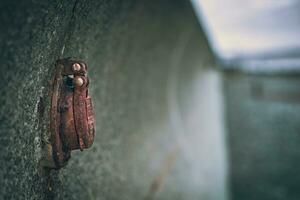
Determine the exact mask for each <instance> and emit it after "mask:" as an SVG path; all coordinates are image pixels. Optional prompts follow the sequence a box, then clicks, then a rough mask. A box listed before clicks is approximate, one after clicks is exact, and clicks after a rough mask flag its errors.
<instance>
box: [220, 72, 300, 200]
mask: <svg viewBox="0 0 300 200" xmlns="http://www.w3.org/2000/svg"><path fill="white" fill-rule="evenodd" d="M224 80H225V82H224V83H225V91H226V110H227V129H228V135H229V137H228V141H229V147H230V148H229V149H230V174H231V175H230V176H231V179H230V180H231V181H230V182H231V184H230V185H231V193H232V197H233V199H234V200H240V199H243V200H248V199H249V200H252V199H264V200H282V199H289V200H296V199H299V196H300V193H299V189H298V186H299V183H300V179H299V158H300V157H299V155H300V154H299V153H300V152H299V142H300V137H299V131H300V123H299V113H300V104H299V99H300V94H299V83H300V78H299V75H274V76H271V75H263V74H261V75H251V74H241V73H226V76H225V78H224Z"/></svg>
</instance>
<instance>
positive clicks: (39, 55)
mask: <svg viewBox="0 0 300 200" xmlns="http://www.w3.org/2000/svg"><path fill="white" fill-rule="evenodd" d="M0 11H1V12H0V16H1V17H0V24H1V26H2V28H1V31H0V36H1V42H0V56H1V64H0V66H1V68H0V70H1V72H0V77H1V79H0V80H1V83H0V84H1V90H0V92H1V94H0V107H1V109H0V163H1V170H0V188H1V189H0V199H109V200H114V199H122V200H125V199H130V200H132V199H172V200H174V199H185V200H187V199H206V200H210V199H217V200H220V199H226V162H225V147H224V141H223V139H222V137H223V136H222V117H221V115H220V113H221V111H222V105H221V101H220V92H221V89H220V77H219V75H218V73H216V72H215V71H214V70H212V69H210V67H212V66H214V62H213V59H212V55H211V53H210V50H209V48H208V46H207V42H206V40H205V39H204V36H203V33H202V31H201V30H200V28H199V25H198V24H197V22H196V19H195V17H194V15H193V14H192V9H191V7H190V5H189V3H188V2H186V1H183V0H182V1H181V0H176V1H175V0H164V1H159V0H154V1H134V0H131V1H118V0H115V1H111V0H109V1H98V0H94V1H91V0H89V1H88V0H82V1H55V0H53V1H17V0H9V1H1V3H0ZM68 56H71V57H75V58H80V59H83V60H85V61H86V62H87V63H88V64H89V69H90V78H91V86H90V87H91V91H90V92H91V94H92V95H93V97H94V101H95V110H96V122H97V124H96V125H97V136H96V140H95V143H94V145H93V147H92V148H91V149H89V150H86V151H84V152H74V153H72V158H71V160H70V162H69V164H68V165H67V166H66V167H65V168H64V169H62V170H60V171H59V172H52V173H51V177H52V180H53V186H51V187H52V191H49V187H48V186H47V180H45V177H44V179H43V176H42V177H40V176H39V175H38V162H39V158H40V154H41V140H42V139H43V135H44V134H45V132H46V130H47V125H48V122H49V119H48V116H47V115H45V116H42V115H40V114H39V113H40V112H42V111H43V110H44V109H46V110H47V108H48V106H49V98H48V96H47V92H48V89H49V81H50V80H51V76H52V75H53V69H54V66H53V64H54V62H55V60H56V59H57V58H59V57H68ZM199 102H200V103H199Z"/></svg>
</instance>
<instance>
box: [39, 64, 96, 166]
mask: <svg viewBox="0 0 300 200" xmlns="http://www.w3.org/2000/svg"><path fill="white" fill-rule="evenodd" d="M52 84H53V85H52V86H53V87H52V90H51V94H50V96H51V108H50V138H49V142H50V145H48V146H47V156H46V160H47V162H44V163H46V164H44V167H46V168H54V169H60V168H61V167H63V166H65V165H66V164H67V162H68V160H69V159H70V156H71V151H72V150H76V149H80V150H81V151H82V150H83V149H86V148H89V147H90V146H91V145H92V144H93V141H94V136H95V120H94V119H95V116H94V112H93V104H92V100H91V97H90V96H89V93H88V85H89V78H88V76H87V65H86V63H85V62H83V61H80V60H72V59H60V60H57V62H56V72H55V77H54V79H53V83H52Z"/></svg>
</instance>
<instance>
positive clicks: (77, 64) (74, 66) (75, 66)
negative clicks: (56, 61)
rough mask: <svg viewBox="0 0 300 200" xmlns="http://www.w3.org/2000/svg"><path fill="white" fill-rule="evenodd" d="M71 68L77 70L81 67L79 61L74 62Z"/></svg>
mask: <svg viewBox="0 0 300 200" xmlns="http://www.w3.org/2000/svg"><path fill="white" fill-rule="evenodd" d="M72 68H73V70H74V71H75V72H78V71H79V70H80V69H81V65H80V64H79V63H74V64H73V66H72Z"/></svg>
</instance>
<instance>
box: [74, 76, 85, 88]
mask: <svg viewBox="0 0 300 200" xmlns="http://www.w3.org/2000/svg"><path fill="white" fill-rule="evenodd" d="M83 83H84V81H83V79H82V78H80V77H78V78H75V84H76V85H77V86H82V85H83Z"/></svg>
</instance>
